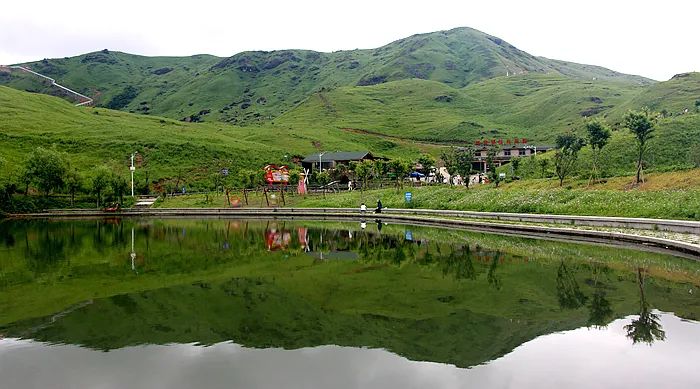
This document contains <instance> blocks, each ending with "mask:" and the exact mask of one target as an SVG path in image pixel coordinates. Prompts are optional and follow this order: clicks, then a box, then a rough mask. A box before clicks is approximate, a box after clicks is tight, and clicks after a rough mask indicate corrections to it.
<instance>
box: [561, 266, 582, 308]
mask: <svg viewBox="0 0 700 389" xmlns="http://www.w3.org/2000/svg"><path fill="white" fill-rule="evenodd" d="M557 297H558V298H559V306H560V307H562V308H565V309H577V308H579V307H581V306H583V305H584V304H585V303H586V295H584V294H583V292H581V289H580V288H579V286H578V282H576V278H575V277H574V274H573V273H572V272H571V271H570V270H569V269H568V268H567V267H566V265H565V264H564V261H561V264H560V265H559V269H558V270H557Z"/></svg>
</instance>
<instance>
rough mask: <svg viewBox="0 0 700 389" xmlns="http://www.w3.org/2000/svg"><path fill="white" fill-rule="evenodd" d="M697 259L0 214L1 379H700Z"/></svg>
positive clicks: (381, 382) (254, 226)
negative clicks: (699, 365)
mask: <svg viewBox="0 0 700 389" xmlns="http://www.w3.org/2000/svg"><path fill="white" fill-rule="evenodd" d="M699 287H700V264H699V263H697V262H694V261H691V260H687V259H682V258H676V257H672V256H668V255H662V254H657V253H650V252H643V251H636V250H632V249H625V248H619V247H608V246H598V245H586V244H575V243H562V242H554V241H547V240H535V239H528V238H520V237H512V236H499V235H491V234H484V233H474V232H465V231H454V230H444V229H434V228H422V227H411V226H404V225H385V224H383V223H377V222H376V221H368V223H366V224H364V225H361V224H360V223H357V224H355V223H322V222H309V221H295V222H291V221H286V222H285V221H269V222H268V221H245V220H215V219H209V220H206V219H205V220H186V219H170V220H157V219H143V220H134V219H125V220H120V219H107V220H79V221H38V220H37V221H5V222H2V223H0V388H37V387H50V388H91V387H100V388H194V387H196V388H278V387H284V388H310V387H322V388H326V387H331V388H393V387H396V388H485V387H494V388H523V387H525V388H527V387H532V388H548V387H552V388H555V387H562V386H567V387H569V388H579V387H580V388H591V387H595V388H627V387H634V388H645V387H649V388H651V387H673V388H697V387H700V373H698V371H697V367H696V365H697V361H698V360H700V323H698V321H697V320H698V318H700V297H699V296H698V294H699V293H700V290H699Z"/></svg>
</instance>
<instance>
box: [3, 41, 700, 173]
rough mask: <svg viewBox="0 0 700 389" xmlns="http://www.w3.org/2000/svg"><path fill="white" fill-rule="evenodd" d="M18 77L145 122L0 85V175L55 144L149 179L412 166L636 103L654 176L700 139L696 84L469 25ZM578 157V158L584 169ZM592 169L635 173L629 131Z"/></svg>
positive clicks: (79, 62)
mask: <svg viewBox="0 0 700 389" xmlns="http://www.w3.org/2000/svg"><path fill="white" fill-rule="evenodd" d="M29 66H30V67H31V68H32V69H34V70H36V71H39V72H41V73H43V74H46V75H48V76H51V77H54V78H55V79H56V80H57V81H58V82H59V83H62V84H64V85H66V86H69V87H71V88H74V89H76V90H77V91H79V92H81V93H84V94H87V95H91V96H94V97H95V98H96V103H97V105H98V106H102V107H110V108H113V109H118V110H123V111H131V112H132V113H139V114H145V115H129V114H127V113H125V112H124V113H123V112H118V111H113V110H105V109H102V108H94V109H91V108H84V109H80V108H74V107H71V106H70V105H69V104H68V103H65V102H61V101H60V100H58V99H52V98H48V97H45V96H40V95H37V94H27V93H22V92H19V91H17V90H14V89H9V88H3V87H0V103H2V104H1V105H0V115H2V117H3V121H2V122H0V130H2V131H1V133H0V146H1V147H2V150H3V158H4V159H6V160H8V162H9V163H8V164H4V167H0V169H5V174H7V172H8V170H9V169H13V168H14V167H16V166H17V164H20V163H21V162H22V161H23V160H24V158H25V155H26V153H27V152H28V151H30V150H32V149H33V148H35V147H36V146H39V145H43V146H47V145H49V146H50V145H52V144H55V145H57V146H58V148H59V149H62V150H65V151H67V152H68V153H69V154H70V155H71V157H72V159H73V160H74V163H75V164H76V165H77V166H79V167H82V166H84V167H90V166H93V165H95V164H96V163H107V164H109V165H112V166H113V167H114V168H115V169H116V168H117V167H120V166H123V165H125V164H126V157H127V156H128V155H129V154H130V153H131V152H133V151H134V150H138V151H139V152H142V156H143V157H144V163H145V164H146V166H148V167H149V169H151V170H152V175H151V176H150V177H151V178H155V179H167V178H168V177H175V176H177V175H180V173H185V175H187V176H191V177H192V179H193V180H195V181H197V180H200V179H201V178H202V177H203V176H206V175H207V174H209V173H210V172H211V171H213V170H215V169H214V168H215V165H217V166H218V165H226V166H229V167H258V166H260V165H263V164H265V163H270V162H288V161H289V156H292V155H303V154H306V153H310V152H313V151H315V150H317V149H322V150H370V151H372V152H374V153H375V154H380V155H384V156H387V157H395V156H401V157H407V158H414V157H416V156H417V155H418V153H419V152H430V153H432V154H434V155H439V153H440V151H439V150H440V145H446V144H464V143H467V142H469V143H470V142H472V141H473V140H475V139H479V138H488V139H493V138H508V137H524V138H528V139H530V140H532V141H533V142H536V143H538V144H543V143H544V144H552V143H554V139H555V137H556V135H557V134H559V133H562V132H564V131H566V130H568V129H571V128H579V127H581V126H582V124H583V123H584V120H585V118H586V117H589V116H603V117H606V118H607V120H608V121H609V122H611V123H612V124H614V125H615V127H616V129H618V130H621V128H620V127H621V126H620V122H621V118H622V116H623V115H624V113H625V112H626V111H627V110H628V109H639V108H641V107H642V106H649V107H651V108H652V109H655V110H658V111H663V112H665V113H666V117H665V118H664V119H662V120H661V121H660V123H659V131H658V134H657V136H656V138H655V139H654V140H653V141H652V145H651V146H652V147H651V151H650V154H649V158H648V162H649V165H650V167H652V168H654V169H661V170H664V169H670V168H674V167H685V166H688V165H689V161H690V160H691V159H693V158H694V157H692V151H693V150H694V149H695V148H697V147H698V146H697V144H698V143H699V142H698V141H697V139H698V136H699V135H700V133H699V131H700V115H698V113H697V107H696V105H695V103H696V101H698V100H700V75H698V74H697V73H689V74H683V75H678V76H676V77H674V78H673V79H672V80H669V81H667V82H661V83H653V82H651V81H650V80H647V79H644V78H641V77H636V76H628V75H624V74H620V73H616V72H613V71H610V70H608V69H604V68H600V67H596V66H590V65H579V64H573V63H568V62H563V61H557V60H550V59H546V58H541V57H534V56H531V55H529V54H527V53H525V52H522V51H520V50H518V49H516V48H515V47H513V46H511V45H510V44H508V43H507V42H504V41H502V40H500V39H498V38H496V37H493V36H490V35H487V34H484V33H481V32H478V31H476V30H472V29H468V28H459V29H454V30H450V31H441V32H435V33H429V34H420V35H414V36H411V37H408V38H405V39H401V40H398V41H396V42H392V43H390V44H388V45H386V46H383V47H380V48H377V49H372V50H352V51H339V52H333V53H318V52H313V51H304V50H284V51H273V52H245V53H240V54H237V55H234V56H232V57H229V58H219V57H214V56H209V55H195V56H191V57H143V56H136V55H131V54H125V53H119V52H112V51H107V50H103V51H100V52H95V53H89V54H85V55H81V56H78V57H72V58H63V59H47V60H42V61H38V62H34V63H31V64H29ZM0 84H5V85H10V86H13V87H15V88H18V89H25V90H30V91H34V92H43V93H54V94H56V92H55V90H53V89H52V88H51V87H50V86H49V85H47V84H46V83H42V82H40V81H39V79H38V78H37V77H35V76H31V75H29V74H27V73H24V72H21V71H14V70H13V71H11V72H8V71H7V69H4V70H3V68H0ZM686 108H687V109H688V112H685V109H686ZM156 115H160V116H164V117H167V118H169V119H166V118H164V117H156ZM182 120H186V121H191V122H204V123H196V124H195V123H183V122H182ZM230 124H235V125H230ZM240 126H243V127H240ZM285 155H286V156H287V158H285V157H284V156H285ZM586 155H587V154H586V151H585V150H584V152H583V160H584V165H585V159H586ZM603 158H604V161H605V165H606V171H607V173H609V174H626V173H630V172H631V171H632V170H633V167H634V163H633V161H634V160H635V156H634V153H633V139H632V138H631V136H630V135H629V134H628V133H627V131H624V130H621V131H616V132H615V133H614V135H613V138H612V141H611V144H610V145H609V146H608V147H607V148H606V150H605V151H604V155H603Z"/></svg>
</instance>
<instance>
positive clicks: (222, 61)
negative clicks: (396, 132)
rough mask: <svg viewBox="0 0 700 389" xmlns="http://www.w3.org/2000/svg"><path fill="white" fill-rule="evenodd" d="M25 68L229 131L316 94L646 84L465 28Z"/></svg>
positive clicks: (99, 55)
mask: <svg viewBox="0 0 700 389" xmlns="http://www.w3.org/2000/svg"><path fill="white" fill-rule="evenodd" d="M26 66H28V67H29V68H31V69H32V70H34V71H37V72H39V73H42V74H45V75H47V76H50V77H53V78H55V79H56V80H57V82H59V83H61V84H65V85H66V86H69V87H71V88H73V89H75V90H77V91H79V92H81V93H83V94H86V95H88V96H94V98H95V100H96V102H97V104H98V105H100V106H104V107H110V108H116V109H123V110H128V111H131V112H138V113H146V114H148V113H151V114H156V115H163V116H168V117H171V118H175V119H186V120H192V121H217V120H218V121H225V122H230V123H234V124H236V123H250V122H260V121H269V120H272V119H274V118H275V117H277V116H278V115H280V114H282V113H283V112H286V111H288V110H290V109H292V108H293V107H295V106H296V105H297V104H299V103H300V102H302V101H303V100H305V99H306V98H307V97H309V96H310V95H312V94H313V93H315V92H318V91H320V90H326V89H334V88H337V87H346V86H356V85H358V86H366V85H375V84H381V83H385V82H389V81H396V80H406V79H411V78H417V79H425V80H431V81H437V82H441V83H444V84H446V85H450V86H453V87H456V88H461V87H464V86H466V85H470V84H473V83H475V82H478V81H483V80H486V79H491V78H494V77H499V76H505V75H514V74H526V73H552V74H560V75H564V76H566V77H568V78H572V79H577V80H592V79H597V80H615V81H620V82H624V83H627V84H630V85H647V84H650V83H652V81H651V80H648V79H645V78H643V77H637V76H629V75H625V74H621V73H617V72H614V71H611V70H608V69H604V68H600V67H596V66H591V65H580V64H574V63H568V62H563V61H556V60H550V59H546V58H542V57H534V56H532V55H530V54H528V53H525V52H523V51H521V50H518V49H517V48H515V47H514V46H512V45H510V44H509V43H507V42H505V41H503V40H502V39H500V38H497V37H493V36H490V35H487V34H484V33H482V32H480V31H477V30H473V29H470V28H456V29H453V30H449V31H439V32H433V33H427V34H419V35H413V36H411V37H408V38H404V39H401V40H398V41H395V42H392V43H390V44H387V45H385V46H382V47H379V48H377V49H369V50H351V51H337V52H333V53H319V52H314V51H307V50H281V51H272V52H262V51H254V52H243V53H239V54H236V55H234V56H232V57H229V58H217V57H213V56H209V55H196V56H191V57H143V56H137V55H131V54H125V53H119V52H111V51H108V50H103V51H100V52H94V53H88V54H84V55H80V56H77V57H71V58H63V59H44V60H42V61H37V62H32V63H29V64H26ZM0 84H3V85H8V86H12V87H15V88H18V89H24V90H28V91H38V92H45V93H46V92H51V88H49V86H47V85H45V84H42V83H40V82H39V80H38V79H32V77H27V76H26V74H23V73H22V72H18V71H13V72H11V73H7V72H5V74H2V73H0Z"/></svg>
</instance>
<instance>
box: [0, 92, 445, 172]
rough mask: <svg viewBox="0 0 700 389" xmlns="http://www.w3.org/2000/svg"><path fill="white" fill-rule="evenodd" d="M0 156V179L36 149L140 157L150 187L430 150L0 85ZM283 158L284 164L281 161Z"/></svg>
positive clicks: (81, 156) (81, 165) (79, 160)
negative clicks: (321, 156)
mask: <svg viewBox="0 0 700 389" xmlns="http://www.w3.org/2000/svg"><path fill="white" fill-rule="evenodd" d="M0 117H2V118H3V120H2V121H0V150H1V154H0V156H2V159H4V160H5V162H7V163H4V164H2V165H0V173H1V174H0V175H4V176H7V175H9V174H11V173H12V172H17V169H18V167H19V166H21V165H22V163H23V162H24V160H25V159H26V156H27V154H28V153H29V152H31V151H32V150H34V149H35V148H36V147H38V146H43V147H51V146H56V147H57V149H58V150H60V151H65V152H66V153H68V156H69V158H70V159H71V161H72V163H73V165H74V166H76V167H77V168H78V169H79V170H82V171H86V170H88V169H90V168H91V167H93V166H95V165H99V164H107V165H109V166H111V167H112V168H113V169H114V170H115V171H124V172H126V166H127V164H128V157H129V156H130V155H131V153H132V152H134V151H138V152H139V153H140V155H141V156H140V157H139V159H140V160H141V159H142V161H141V162H140V164H141V167H142V168H143V169H140V170H139V171H137V178H138V176H139V175H140V176H141V177H142V178H143V177H144V176H143V174H145V170H148V172H149V177H150V179H151V180H155V181H158V180H160V179H167V178H171V177H176V176H177V175H179V174H181V173H182V174H183V175H184V176H185V177H187V178H188V180H189V181H190V182H192V181H198V180H201V179H203V178H204V179H206V177H208V174H209V173H212V172H214V171H218V168H220V167H223V166H226V167H229V168H232V169H237V168H255V169H258V168H260V167H261V166H264V165H265V164H267V163H283V162H287V163H288V162H289V157H291V156H293V155H297V154H305V153H311V152H313V151H314V150H316V148H315V146H320V147H323V148H324V149H326V150H373V151H374V152H375V153H377V154H380V155H386V156H388V157H396V156H400V155H407V154H408V155H417V154H418V152H419V150H420V149H426V148H427V149H430V148H434V146H431V145H420V144H415V143H413V142H408V141H403V140H393V141H391V140H386V139H384V138H382V137H378V136H362V135H359V134H349V135H348V134H346V133H344V132H342V131H340V130H335V129H332V128H319V127H307V126H304V127H298V128H291V127H284V128H283V127H281V126H279V125H276V126H275V125H268V126H255V127H247V128H246V127H237V126H231V125H225V124H223V123H183V122H180V121H177V120H172V119H167V118H162V117H155V116H145V115H135V114H130V113H126V112H119V111H115V110H109V109H103V108H89V107H74V106H73V105H71V104H70V103H68V102H66V101H63V100H61V99H59V98H56V97H52V96H45V95H41V94H34V93H27V92H22V91H18V90H15V89H11V88H7V87H2V86H0ZM285 155H286V156H287V158H285Z"/></svg>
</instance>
